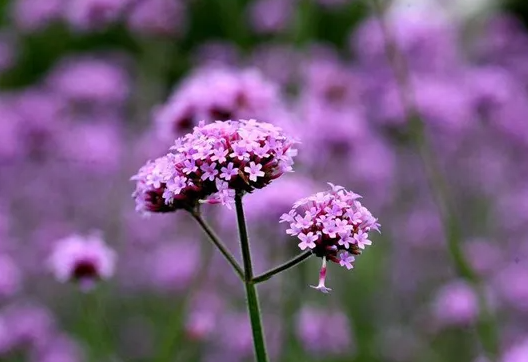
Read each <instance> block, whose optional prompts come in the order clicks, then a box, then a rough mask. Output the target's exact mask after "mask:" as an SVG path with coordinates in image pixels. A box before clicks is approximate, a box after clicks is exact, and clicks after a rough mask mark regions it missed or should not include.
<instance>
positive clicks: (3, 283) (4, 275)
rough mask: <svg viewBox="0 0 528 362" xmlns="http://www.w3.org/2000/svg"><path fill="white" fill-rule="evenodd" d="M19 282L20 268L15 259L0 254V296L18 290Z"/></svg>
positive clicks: (20, 280)
mask: <svg viewBox="0 0 528 362" xmlns="http://www.w3.org/2000/svg"><path fill="white" fill-rule="evenodd" d="M0 237H1V236H0ZM21 283H22V270H20V267H19V266H18V265H17V264H16V260H15V259H14V258H12V257H10V256H9V255H7V254H0V297H10V296H13V295H14V294H15V293H16V292H18V291H19V289H20V286H21Z"/></svg>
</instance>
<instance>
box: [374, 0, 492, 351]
mask: <svg viewBox="0 0 528 362" xmlns="http://www.w3.org/2000/svg"><path fill="white" fill-rule="evenodd" d="M371 1H372V3H373V5H374V9H375V12H376V14H377V16H378V18H379V22H380V26H381V30H382V32H383V36H384V38H385V47H386V49H385V50H386V54H387V58H388V60H389V62H390V64H391V67H392V68H393V71H394V75H395V77H396V81H397V84H398V86H399V88H400V92H399V93H400V97H401V102H402V105H403V108H404V112H405V115H406V118H407V120H408V122H409V127H410V129H411V132H410V136H411V139H412V140H413V142H414V143H415V145H416V147H417V148H418V152H419V154H420V158H421V160H422V165H423V167H424V171H425V173H426V177H427V182H428V185H429V189H430V190H431V193H432V194H433V197H434V199H435V203H436V205H437V208H438V213H439V215H440V218H441V222H442V226H443V229H444V232H445V237H446V238H447V243H448V251H449V254H450V255H451V258H452V260H453V264H454V267H455V270H456V272H457V274H458V275H459V276H460V277H461V278H463V279H464V280H466V281H467V282H468V283H470V284H471V285H472V286H473V289H474V291H475V293H476V294H477V296H478V299H479V307H480V315H479V320H478V322H477V333H478V337H479V339H480V343H481V344H482V347H483V348H484V350H485V351H486V354H487V355H488V357H489V358H490V359H491V360H492V361H494V360H496V358H497V354H498V335H497V330H498V329H497V326H496V321H495V318H494V315H493V313H492V312H491V310H490V307H489V305H488V301H487V298H486V295H485V290H484V288H483V286H482V283H481V281H480V279H479V277H478V275H477V274H476V273H475V272H474V271H473V269H472V268H471V265H470V264H469V262H468V260H467V259H466V256H465V254H464V251H463V249H462V243H461V241H462V238H463V235H462V228H461V225H460V223H459V221H458V218H457V217H456V204H455V202H454V201H453V199H452V198H451V194H450V192H449V187H448V184H447V181H446V180H445V178H444V175H443V174H442V172H441V171H440V167H439V164H438V160H437V159H436V157H435V154H434V152H433V150H432V149H431V147H430V145H429V143H428V142H427V137H426V134H425V127H424V122H423V119H422V117H421V116H420V112H419V111H418V108H417V107H416V103H415V101H414V97H413V95H414V92H413V88H412V84H411V77H410V71H409V69H408V64H407V61H406V59H405V57H404V55H403V54H402V53H401V52H400V51H399V48H398V45H397V42H396V40H395V39H394V37H393V35H392V32H391V30H390V29H389V24H387V21H386V18H385V8H384V6H383V5H382V4H381V3H380V0H371Z"/></svg>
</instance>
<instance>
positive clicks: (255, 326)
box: [235, 192, 268, 362]
mask: <svg viewBox="0 0 528 362" xmlns="http://www.w3.org/2000/svg"><path fill="white" fill-rule="evenodd" d="M235 207H236V213H237V224H238V231H239V237H240V248H241V251H242V258H243V261H244V285H245V288H246V297H247V306H248V313H249V320H250V322H251V331H252V333H253V346H254V349H255V358H256V361H257V362H268V355H267V352H266V341H265V338H264V328H263V326H262V318H261V311H260V305H259V299H258V294H257V287H256V285H255V284H254V282H253V264H252V262H251V250H250V247H249V236H248V232H247V226H246V218H245V216H244V208H243V205H242V194H241V193H240V192H238V193H237V194H236V195H235Z"/></svg>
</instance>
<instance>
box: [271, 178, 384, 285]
mask: <svg viewBox="0 0 528 362" xmlns="http://www.w3.org/2000/svg"><path fill="white" fill-rule="evenodd" d="M329 185H330V186H331V189H330V190H329V191H325V192H318V193H316V194H315V195H312V196H310V197H306V198H304V199H301V200H299V201H297V202H296V203H295V204H294V205H293V209H292V210H291V211H290V212H289V213H288V214H283V215H282V216H281V222H288V223H289V224H290V228H289V229H288V230H286V233H287V234H289V235H291V236H296V237H297V238H298V239H299V248H300V249H301V250H311V251H312V252H313V253H314V254H315V255H317V256H318V257H321V258H323V266H322V268H321V272H320V278H319V284H318V285H317V286H314V288H315V289H318V290H320V291H321V292H324V293H328V292H329V291H330V290H331V289H329V288H326V287H325V284H324V282H325V278H326V260H330V261H333V262H334V263H336V264H339V265H340V266H342V267H345V268H347V269H352V268H353V267H354V265H353V263H354V255H359V254H361V250H362V249H365V247H366V246H368V245H371V244H372V242H371V241H370V240H369V238H368V237H369V232H370V231H371V230H376V231H379V226H380V225H379V224H378V222H377V219H376V218H375V217H373V216H372V214H371V213H370V211H369V210H368V209H367V208H365V207H364V206H363V205H361V203H360V202H359V201H358V199H359V198H360V197H361V196H360V195H358V194H355V193H353V192H350V191H347V190H345V189H344V188H343V187H342V186H336V185H333V184H331V183H329Z"/></svg>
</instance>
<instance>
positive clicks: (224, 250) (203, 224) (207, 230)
mask: <svg viewBox="0 0 528 362" xmlns="http://www.w3.org/2000/svg"><path fill="white" fill-rule="evenodd" d="M190 213H191V215H192V217H193V218H194V220H196V221H197V222H198V224H199V225H200V227H201V228H202V229H203V231H205V233H206V234H207V236H208V237H209V240H210V241H211V242H212V243H213V244H214V245H215V246H216V247H217V248H218V250H220V252H221V253H222V255H223V256H224V257H225V259H226V260H227V261H228V262H229V264H231V266H232V267H233V270H234V271H235V273H236V274H237V275H238V277H239V278H240V279H241V280H244V271H243V270H242V268H241V267H240V265H238V262H237V261H236V259H235V257H234V256H233V255H232V254H231V252H230V251H229V249H228V248H227V247H226V246H225V245H224V243H222V241H221V240H220V238H219V237H218V236H217V235H216V233H215V232H214V231H213V229H212V228H211V227H210V226H209V224H207V222H206V221H205V220H204V219H203V218H202V215H201V214H200V213H199V212H198V211H191V212H190Z"/></svg>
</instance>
